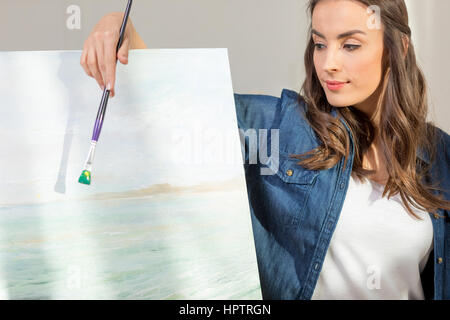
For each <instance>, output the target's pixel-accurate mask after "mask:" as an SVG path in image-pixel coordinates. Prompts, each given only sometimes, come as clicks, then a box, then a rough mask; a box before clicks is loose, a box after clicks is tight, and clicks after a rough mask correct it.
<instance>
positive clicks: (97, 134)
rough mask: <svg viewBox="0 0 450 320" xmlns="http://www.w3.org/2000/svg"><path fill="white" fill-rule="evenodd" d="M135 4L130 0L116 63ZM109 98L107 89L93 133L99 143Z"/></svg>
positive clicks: (123, 23)
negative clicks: (132, 7) (132, 6)
mask: <svg viewBox="0 0 450 320" xmlns="http://www.w3.org/2000/svg"><path fill="white" fill-rule="evenodd" d="M132 4H133V0H128V4H127V8H126V10H125V14H124V15H123V20H122V26H121V27H120V35H119V42H118V43H117V48H116V63H117V52H119V49H120V47H121V46H122V43H123V38H124V35H125V28H126V26H127V22H128V17H129V15H130V11H131V5H132ZM108 98H109V90H107V89H106V88H105V90H103V96H102V101H101V102H100V107H99V108H98V112H97V118H96V119H95V125H94V131H93V133H92V140H93V141H95V142H98V138H99V137H100V132H101V131H102V126H103V119H104V118H105V111H106V105H107V104H108Z"/></svg>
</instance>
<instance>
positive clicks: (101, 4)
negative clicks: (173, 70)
mask: <svg viewBox="0 0 450 320" xmlns="http://www.w3.org/2000/svg"><path fill="white" fill-rule="evenodd" d="M406 1H407V5H408V7H409V10H410V19H411V23H410V24H411V27H412V29H413V41H414V43H415V45H416V50H417V55H418V59H419V62H420V63H421V65H422V66H423V69H424V71H425V74H426V76H427V79H428V82H429V86H430V102H431V105H432V107H433V110H432V112H431V113H430V118H431V120H434V121H435V122H436V123H437V124H438V125H439V126H440V127H442V128H443V129H445V130H446V131H447V132H450V104H449V103H448V102H447V92H448V91H449V89H450V78H449V76H448V75H449V74H450V72H449V71H450V61H449V60H448V59H447V57H449V56H450V44H449V42H448V35H447V33H446V32H444V30H448V29H449V28H450V20H449V19H446V15H448V14H449V13H450V1H449V0H427V1H423V0H422V1H421V0H406ZM126 2H127V1H126V0H1V1H0V21H1V28H0V39H1V42H0V50H8V51H10V50H81V49H82V47H83V42H84V39H85V38H86V37H87V36H88V35H89V33H90V31H91V29H92V28H93V27H94V25H95V24H96V22H97V21H98V20H99V19H100V18H101V17H102V16H103V15H105V14H106V13H108V12H111V11H123V10H124V8H125V6H126ZM306 3H307V1H306V0H281V1H275V0H135V1H134V4H133V9H132V13H131V18H132V20H133V23H134V24H135V26H136V28H137V30H138V31H139V33H140V34H141V36H142V38H143V39H144V41H145V42H146V43H147V45H148V46H149V47H150V48H193V47H199V48H210V47H215V48H228V50H229V56H230V65H231V71H232V77H233V86H234V90H235V92H240V93H263V94H271V95H276V96H279V95H280V92H281V90H282V89H283V88H288V89H292V90H295V91H299V89H300V86H301V83H302V81H303V77H304V70H303V52H304V49H305V44H306V28H307V25H308V20H307V15H306V12H305V10H306ZM70 5H78V6H79V7H80V9H81V28H80V29H73V30H69V29H68V28H67V27H66V20H67V18H68V17H69V14H67V13H66V9H67V7H69V6H70Z"/></svg>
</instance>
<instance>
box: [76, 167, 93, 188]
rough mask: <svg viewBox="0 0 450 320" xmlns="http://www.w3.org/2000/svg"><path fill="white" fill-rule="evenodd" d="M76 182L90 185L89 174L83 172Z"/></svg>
mask: <svg viewBox="0 0 450 320" xmlns="http://www.w3.org/2000/svg"><path fill="white" fill-rule="evenodd" d="M78 182H79V183H82V184H87V185H89V184H91V172H90V171H88V170H83V172H82V173H81V176H80V178H79V179H78Z"/></svg>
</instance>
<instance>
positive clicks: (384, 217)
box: [81, 0, 450, 299]
mask: <svg viewBox="0 0 450 320" xmlns="http://www.w3.org/2000/svg"><path fill="white" fill-rule="evenodd" d="M309 12H310V15H311V25H310V28H309V32H310V35H311V37H310V39H309V42H308V44H307V48H306V52H305V70H306V79H305V81H304V83H303V86H302V88H301V94H297V93H295V92H293V91H290V90H286V89H285V90H283V92H282V94H281V97H280V98H277V97H272V96H265V95H242V94H235V101H236V112H237V116H238V123H239V127H240V128H242V129H249V128H253V129H278V130H279V163H276V164H275V163H268V164H252V165H250V164H245V172H246V179H247V190H248V196H249V201H250V207H251V214H252V223H253V233H254V238H255V245H256V252H257V257H258V268H259V274H260V280H261V289H262V293H263V297H264V298H265V299H424V298H433V299H449V298H450V262H449V259H450V249H449V248H450V246H449V245H448V243H449V242H448V241H449V240H448V239H449V233H450V221H449V220H450V215H449V212H450V202H449V200H450V145H449V143H450V136H449V135H448V134H447V133H445V132H443V131H442V130H440V129H438V128H436V127H435V126H433V125H432V124H430V123H427V121H426V117H427V111H428V109H427V108H428V107H427V101H426V96H427V91H426V83H425V79H424V76H423V74H422V72H421V70H420V69H419V67H418V66H417V63H416V58H415V53H414V47H413V44H412V42H411V30H410V28H409V26H408V23H409V22H408V13H407V9H406V5H405V3H404V1H403V0H310V1H309ZM122 16H123V14H122V13H112V14H109V15H107V16H105V17H104V18H103V19H102V20H101V21H100V22H99V23H98V24H97V25H96V27H95V28H94V30H93V31H92V33H91V35H90V36H89V38H88V39H87V40H86V42H85V45H84V49H83V53H82V57H81V65H82V66H83V68H84V70H85V71H86V73H87V74H88V75H89V76H91V77H94V78H95V79H96V80H97V82H98V84H99V85H100V86H101V87H102V88H104V86H105V85H108V86H109V87H110V88H111V96H114V81H115V63H116V54H115V46H116V43H117V40H118V30H119V28H120V24H121V21H122ZM137 48H146V45H145V43H144V42H143V41H142V39H141V38H140V37H139V35H138V33H137V32H136V30H135V29H134V27H133V25H132V23H131V21H130V23H129V26H128V29H127V35H126V38H125V41H124V44H123V46H122V48H121V49H120V51H119V53H118V56H117V58H118V59H119V61H120V62H121V63H124V64H126V63H127V61H128V60H127V59H128V58H127V57H128V50H129V49H137ZM246 158H247V155H246ZM246 160H247V159H246ZM246 162H247V161H246ZM263 167H264V168H267V167H269V169H270V170H272V173H273V174H269V175H267V174H265V175H262V174H261V172H260V169H261V168H263Z"/></svg>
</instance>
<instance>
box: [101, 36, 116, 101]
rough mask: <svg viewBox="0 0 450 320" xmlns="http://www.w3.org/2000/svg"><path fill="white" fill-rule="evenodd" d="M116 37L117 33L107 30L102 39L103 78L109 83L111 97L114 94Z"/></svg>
mask: <svg viewBox="0 0 450 320" xmlns="http://www.w3.org/2000/svg"><path fill="white" fill-rule="evenodd" d="M118 39H119V37H118V35H113V34H111V33H110V32H108V34H105V39H104V41H103V44H104V52H105V56H104V58H103V63H104V66H105V73H104V79H105V83H106V85H108V84H109V85H110V88H111V89H110V93H111V97H114V96H115V89H114V84H115V82H116V63H117V62H116V50H117V42H118Z"/></svg>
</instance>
